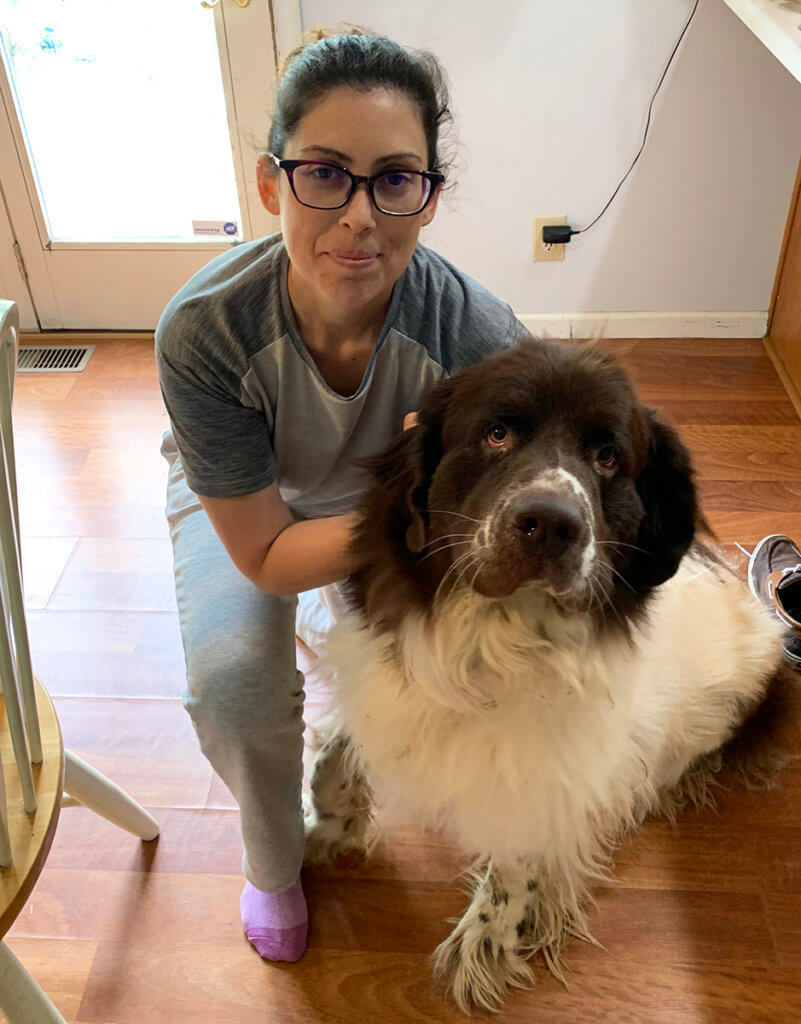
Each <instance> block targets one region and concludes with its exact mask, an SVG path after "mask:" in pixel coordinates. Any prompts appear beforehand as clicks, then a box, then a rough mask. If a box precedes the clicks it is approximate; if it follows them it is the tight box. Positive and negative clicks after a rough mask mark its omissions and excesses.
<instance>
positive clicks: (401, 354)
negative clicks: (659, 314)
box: [156, 235, 528, 518]
mask: <svg viewBox="0 0 801 1024" xmlns="http://www.w3.org/2000/svg"><path fill="white" fill-rule="evenodd" d="M288 269H289V260H288V257H287V252H286V249H285V247H284V244H283V241H282V239H281V236H280V235H273V236H271V237H269V238H263V239H260V240H259V241H256V242H247V243H245V244H243V245H239V246H236V247H234V248H233V249H231V250H230V251H229V252H225V253H222V254H221V255H220V256H218V257H216V258H215V259H213V260H212V261H211V262H210V263H208V264H207V265H206V266H205V267H203V269H202V270H200V271H199V272H198V273H197V274H195V276H194V277H193V278H191V280H190V281H189V282H188V283H187V284H186V285H184V287H183V288H182V289H181V290H180V291H179V292H178V294H177V295H176V296H175V297H174V298H173V299H172V301H171V302H170V303H169V305H168V306H167V308H166V309H165V310H164V313H163V314H162V317H161V319H160V321H159V325H158V327H157V329H156V356H157V361H158V369H159V378H160V381H161V389H162V394H163V396H164V402H165V405H166V407H167V412H168V414H169V417H170V424H171V427H172V431H173V434H174V436H175V442H176V445H177V447H178V451H179V453H180V457H181V460H182V462H183V466H184V471H185V473H186V479H187V482H188V484H189V486H190V487H191V488H192V490H193V491H194V492H195V493H196V494H202V495H206V496H208V497H212V498H214V497H233V496H235V495H240V494H250V493H252V492H254V491H258V490H261V489H262V488H263V487H267V486H268V485H269V484H271V483H273V482H274V481H275V480H277V481H278V486H279V490H280V492H281V496H282V498H283V499H284V501H285V502H286V503H287V504H288V505H289V507H290V508H291V509H292V510H293V512H295V513H296V514H297V515H299V516H301V517H304V518H312V517H316V516H327V515H334V514H337V513H340V512H345V511H348V510H350V509H351V508H352V507H353V505H354V503H355V501H356V499H357V498H358V496H359V494H360V493H361V492H362V490H363V489H364V485H365V482H366V478H365V474H364V472H363V470H360V469H358V468H357V467H355V466H354V465H353V460H354V459H358V458H361V457H364V456H366V455H372V454H373V453H375V452H376V451H379V450H380V449H381V448H383V447H384V446H385V445H386V444H388V443H389V442H390V441H391V440H392V439H393V438H394V437H395V436H396V435H397V433H398V432H399V431H400V430H401V428H402V424H403V417H404V416H405V414H406V413H408V412H410V411H412V410H413V409H417V408H418V407H419V405H420V398H421V396H422V393H423V391H424V390H425V388H426V385H428V384H429V383H430V382H431V381H434V380H437V379H439V378H440V377H443V376H447V375H449V374H451V373H453V372H455V371H456V370H459V369H461V368H463V367H465V366H468V365H470V364H471V363H475V362H477V361H478V360H479V359H481V358H483V357H484V356H485V355H488V354H489V353H491V352H493V351H496V350H497V349H500V348H504V347H506V346H508V345H510V344H513V343H514V342H515V341H516V340H518V339H519V338H521V337H524V336H526V335H527V333H528V332H527V331H526V329H525V328H524V327H523V326H522V324H521V323H519V321H518V320H516V319H515V316H514V314H513V313H512V310H511V309H510V307H509V306H508V305H507V303H505V302H502V301H501V300H500V299H498V298H496V297H495V296H494V295H492V294H491V293H490V292H488V291H487V290H486V289H485V288H483V287H482V286H481V285H479V284H478V283H477V282H476V281H473V280H472V278H470V277H468V276H467V275H466V274H463V273H461V272H460V271H459V270H457V269H456V268H455V267H453V266H452V265H451V264H450V263H448V261H447V260H445V259H443V258H442V257H441V256H438V255H437V254H436V253H435V252H433V251H432V250H431V249H427V248H425V247H424V246H422V245H418V246H417V248H416V249H415V251H414V254H413V256H412V259H411V262H410V264H409V266H408V267H407V269H406V270H405V271H404V273H403V274H402V275H401V277H400V278H399V279H398V281H397V282H396V284H395V287H394V290H393V292H392V300H391V303H390V308H389V312H388V314H387V318H386V322H385V323H384V326H383V328H382V330H381V334H380V335H379V338H378V341H377V342H376V346H375V350H374V351H373V354H372V356H371V358H370V362H369V364H368V366H367V370H366V371H365V374H364V378H363V380H362V382H361V384H360V386H359V388H358V390H357V391H356V392H355V394H353V395H349V396H348V397H344V396H342V395H340V394H337V393H336V392H335V391H333V390H332V389H331V388H330V387H329V386H328V385H327V384H326V383H325V381H324V380H323V378H322V377H321V375H320V373H319V371H318V370H317V367H316V366H315V363H314V360H313V359H312V357H311V355H310V354H309V352H308V350H307V349H306V347H305V345H304V344H303V341H302V340H301V337H300V334H299V333H298V328H297V324H296V323H295V318H294V315H293V312H292V307H291V305H290V301H289V294H288V291H287V272H288Z"/></svg>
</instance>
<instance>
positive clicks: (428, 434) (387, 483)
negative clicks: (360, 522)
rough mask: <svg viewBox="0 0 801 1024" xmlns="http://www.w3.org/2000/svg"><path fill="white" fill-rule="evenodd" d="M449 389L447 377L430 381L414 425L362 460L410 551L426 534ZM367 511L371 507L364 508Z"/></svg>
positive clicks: (421, 545)
mask: <svg viewBox="0 0 801 1024" xmlns="http://www.w3.org/2000/svg"><path fill="white" fill-rule="evenodd" d="M451 390H452V385H451V382H450V381H449V380H444V381H438V382H437V383H435V384H433V385H431V386H430V387H429V390H428V391H427V392H426V394H425V395H424V397H423V400H422V404H421V407H420V410H419V412H418V415H417V423H416V425H415V426H413V427H410V428H409V429H408V430H404V432H403V434H401V435H400V437H398V438H397V439H396V440H395V441H393V443H392V444H391V445H389V447H387V448H385V449H384V450H383V451H382V452H379V453H378V455H375V456H373V457H372V458H369V459H364V460H362V461H361V464H362V465H363V466H364V467H365V468H367V469H368V470H369V471H370V472H371V473H372V475H373V476H374V477H376V478H377V479H378V480H380V481H381V483H382V484H383V485H384V493H385V495H386V496H387V498H388V508H387V514H388V515H389V517H390V520H391V533H392V534H393V535H395V536H398V534H399V533H401V531H402V533H401V536H402V538H403V542H404V544H405V546H406V547H407V548H408V550H409V551H413V552H415V553H418V552H420V551H422V550H423V548H424V547H425V545H426V541H427V536H428V525H429V522H428V508H427V506H428V490H429V487H430V486H431V480H432V478H433V476H434V473H435V472H436V469H437V466H438V465H439V461H440V459H441V458H442V451H443V447H442V422H443V418H444V415H445V407H446V406H447V403H448V398H449V396H450V393H451ZM367 514H368V515H369V514H370V509H367Z"/></svg>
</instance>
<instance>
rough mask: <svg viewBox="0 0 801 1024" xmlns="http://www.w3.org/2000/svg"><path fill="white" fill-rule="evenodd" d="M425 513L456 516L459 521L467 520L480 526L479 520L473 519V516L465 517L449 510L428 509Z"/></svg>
mask: <svg viewBox="0 0 801 1024" xmlns="http://www.w3.org/2000/svg"><path fill="white" fill-rule="evenodd" d="M426 511H427V512H429V513H431V512H437V513H439V514H440V515H444V516H458V517H459V518H460V519H468V520H469V521H470V522H471V523H478V524H479V525H481V520H480V519H474V518H473V516H466V515H464V513H462V512H454V511H453V510H452V509H449V508H429V509H426Z"/></svg>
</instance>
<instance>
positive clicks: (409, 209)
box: [270, 153, 445, 217]
mask: <svg viewBox="0 0 801 1024" xmlns="http://www.w3.org/2000/svg"><path fill="white" fill-rule="evenodd" d="M270 159H271V160H272V161H273V163H274V164H275V165H276V167H279V168H280V169H281V170H282V171H286V176H287V178H288V179H289V187H290V188H291V189H292V193H293V195H294V196H295V199H297V201H298V202H299V203H301V205H303V206H310V207H311V208H312V209H313V210H339V209H341V208H342V207H343V206H347V205H348V203H349V202H350V197H351V196H352V195H353V193H354V192H355V191H356V188H357V186H359V185H360V184H361V183H362V182H365V184H366V185H367V188H368V189H369V190H370V198H371V199H372V200H373V205H374V206H375V208H376V209H377V210H379V211H380V212H381V213H386V214H389V216H390V217H412V216H414V214H416V213H421V212H422V211H423V210H424V209H425V208H426V206H428V203H429V202H430V200H431V197H432V196H433V194H434V192H435V190H436V188H437V187H438V186H439V185H441V184H442V183H443V181H445V175H444V174H437V172H436V171H410V170H407V169H406V168H403V169H397V170H390V171H382V172H381V173H380V174H370V175H367V174H351V172H350V171H348V170H346V168H344V167H340V166H339V164H329V163H321V162H320V161H319V160H279V159H278V157H277V156H274V155H273V154H272V153H270Z"/></svg>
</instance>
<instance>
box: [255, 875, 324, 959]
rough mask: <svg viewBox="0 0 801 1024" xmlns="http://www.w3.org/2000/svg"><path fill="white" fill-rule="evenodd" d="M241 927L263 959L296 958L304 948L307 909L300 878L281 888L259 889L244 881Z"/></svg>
mask: <svg viewBox="0 0 801 1024" xmlns="http://www.w3.org/2000/svg"><path fill="white" fill-rule="evenodd" d="M239 906H240V908H241V910H242V927H243V928H244V929H245V934H246V935H247V937H248V939H249V940H250V942H251V944H252V945H253V947H254V948H255V949H256V950H257V952H258V953H259V955H260V956H263V957H264V958H265V960H290V961H294V960H299V959H300V958H301V957H302V956H303V954H304V952H305V950H306V933H307V931H308V927H309V926H308V913H307V911H306V898H305V896H304V895H303V889H301V887H300V879H298V880H297V882H295V883H294V885H290V887H289V888H288V889H284V891H283V892H262V891H261V890H260V889H257V888H256V887H255V885H251V884H250V882H245V888H244V890H243V891H242V898H241V899H240V901H239Z"/></svg>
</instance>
